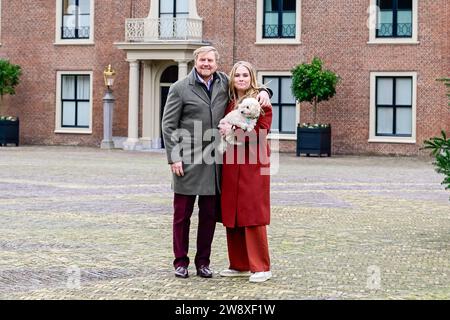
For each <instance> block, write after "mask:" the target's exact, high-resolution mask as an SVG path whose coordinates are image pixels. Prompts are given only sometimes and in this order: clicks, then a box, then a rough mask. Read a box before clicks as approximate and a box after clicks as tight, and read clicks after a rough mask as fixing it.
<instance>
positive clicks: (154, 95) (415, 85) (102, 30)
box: [0, 0, 450, 155]
mask: <svg viewBox="0 0 450 320" xmlns="http://www.w3.org/2000/svg"><path fill="white" fill-rule="evenodd" d="M377 6H378V10H376V8H377ZM0 8H1V10H0V21H1V27H0V58H4V59H9V60H10V61H11V62H12V63H15V64H19V65H20V66H21V67H22V70H23V75H22V77H21V82H20V85H19V86H18V87H17V90H16V95H14V96H5V97H4V98H3V101H2V105H3V107H2V108H3V109H2V110H3V113H4V114H8V115H15V116H18V117H19V118H20V121H21V128H20V135H21V143H23V144H50V145H91V146H99V145H100V143H101V141H102V139H103V101H102V98H103V96H104V94H105V90H106V89H105V85H104V81H103V70H104V68H105V66H107V65H108V64H112V66H113V68H114V69H115V70H116V72H117V76H116V81H115V83H114V86H113V94H114V97H115V99H116V102H115V108H114V120H113V136H114V137H116V138H115V140H116V143H117V145H118V146H121V147H123V148H125V149H130V150H133V149H149V148H160V147H161V134H160V117H161V112H162V105H163V102H164V97H165V95H166V94H167V90H168V87H169V86H170V84H171V83H172V82H173V81H175V80H176V79H177V78H179V77H182V76H184V75H185V74H187V72H189V70H190V69H191V68H192V52H193V51H194V50H195V49H196V48H198V47H199V46H202V45H205V44H211V45H213V46H215V47H216V48H217V49H218V50H219V52H220V54H221V60H220V69H221V70H222V71H225V72H228V71H229V70H230V69H231V67H232V65H233V63H234V62H235V61H238V60H247V61H250V62H251V63H253V64H254V65H255V67H256V69H257V71H258V77H259V80H260V81H261V82H263V83H268V84H269V86H270V87H271V88H272V90H274V92H275V95H274V97H273V104H274V107H275V109H274V111H275V112H274V114H275V117H274V123H273V127H274V128H276V129H279V133H278V134H275V133H274V134H272V137H273V138H274V139H275V138H278V139H280V149H281V150H282V151H294V150H295V144H296V134H295V130H296V125H297V123H302V122H310V121H311V120H312V114H311V106H310V105H308V104H304V103H302V104H301V105H298V104H295V101H294V100H293V98H292V96H291V93H290V88H289V87H290V70H291V69H292V67H294V66H295V65H296V64H299V63H302V62H309V61H311V59H312V58H313V57H314V56H318V57H320V58H321V59H322V60H323V61H324V63H325V67H326V68H328V69H331V70H333V71H335V72H336V73H337V74H339V76H340V77H341V81H340V83H339V85H338V87H337V94H336V96H335V97H334V98H332V99H331V100H330V101H327V102H323V103H321V104H320V105H319V110H318V119H319V120H320V122H326V123H330V124H331V126H332V150H333V153H335V154H343V153H345V154H403V155H416V154H419V153H420V152H421V151H420V147H421V146H422V142H423V140H424V139H428V138H429V137H431V136H434V135H438V134H439V132H440V130H441V129H445V130H450V113H449V108H448V106H447V99H446V96H445V87H444V86H443V85H442V83H439V82H437V81H436V79H437V78H441V77H444V76H448V75H449V72H450V35H449V30H450V1H448V0H354V1H345V0H333V1H331V0H234V1H230V0H217V1H210V0H160V1H155V0H120V1H119V0H42V1H38V2H29V1H15V0H14V1H13V0H0ZM374 8H375V10H374ZM74 92H76V93H77V94H74ZM120 137H122V139H120Z"/></svg>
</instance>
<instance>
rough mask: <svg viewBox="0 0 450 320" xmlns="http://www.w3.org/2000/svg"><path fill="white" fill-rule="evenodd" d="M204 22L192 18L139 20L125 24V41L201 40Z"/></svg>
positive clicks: (132, 20)
mask: <svg viewBox="0 0 450 320" xmlns="http://www.w3.org/2000/svg"><path fill="white" fill-rule="evenodd" d="M202 22H203V21H202V20H200V19H190V18H172V17H171V18H158V19H153V18H138V19H127V20H126V22H125V41H127V42H147V41H155V40H156V41H157V40H201V39H202V36H203V32H202Z"/></svg>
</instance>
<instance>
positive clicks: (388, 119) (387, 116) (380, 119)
mask: <svg viewBox="0 0 450 320" xmlns="http://www.w3.org/2000/svg"><path fill="white" fill-rule="evenodd" d="M393 110H394V109H393V108H385V107H378V108H377V134H392V133H393V132H392V121H393V119H394V112H393Z"/></svg>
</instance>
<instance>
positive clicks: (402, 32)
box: [397, 11, 412, 36]
mask: <svg viewBox="0 0 450 320" xmlns="http://www.w3.org/2000/svg"><path fill="white" fill-rule="evenodd" d="M397 35H398V36H412V12H411V11H398V13H397Z"/></svg>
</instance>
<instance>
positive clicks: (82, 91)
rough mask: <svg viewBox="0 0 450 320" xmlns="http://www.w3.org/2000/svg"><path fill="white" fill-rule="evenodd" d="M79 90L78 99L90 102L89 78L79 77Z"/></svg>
mask: <svg viewBox="0 0 450 320" xmlns="http://www.w3.org/2000/svg"><path fill="white" fill-rule="evenodd" d="M77 89H78V90H77V91H78V93H77V98H78V99H79V100H89V96H90V85H89V76H79V77H78V87H77Z"/></svg>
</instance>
